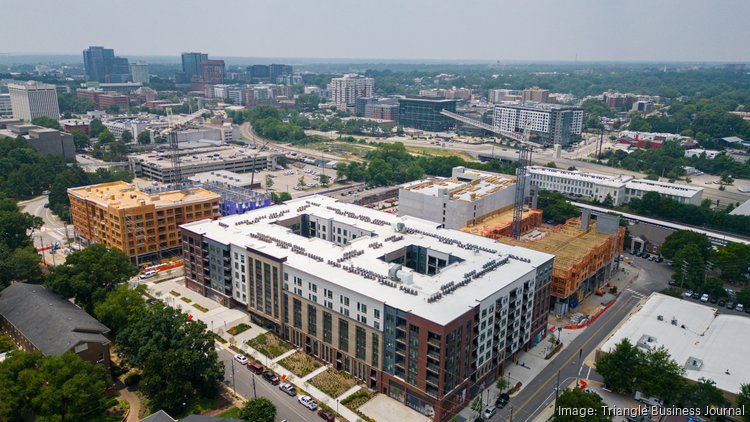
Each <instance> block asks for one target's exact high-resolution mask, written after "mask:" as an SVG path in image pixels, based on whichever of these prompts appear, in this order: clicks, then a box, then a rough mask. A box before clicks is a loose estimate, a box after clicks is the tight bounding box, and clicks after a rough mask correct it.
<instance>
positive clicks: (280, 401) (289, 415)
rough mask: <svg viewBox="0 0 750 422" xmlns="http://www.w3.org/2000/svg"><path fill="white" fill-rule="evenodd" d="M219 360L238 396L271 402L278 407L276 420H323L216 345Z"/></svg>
mask: <svg viewBox="0 0 750 422" xmlns="http://www.w3.org/2000/svg"><path fill="white" fill-rule="evenodd" d="M216 352H217V353H218V354H219V360H220V361H221V362H223V363H224V383H225V384H226V385H227V386H228V387H229V388H230V389H235V391H236V392H237V394H238V395H240V396H241V397H243V398H244V399H249V398H252V397H254V394H257V396H258V397H265V398H267V399H268V400H271V401H272V402H273V404H274V405H275V406H276V420H277V421H282V420H287V421H289V422H298V421H307V422H319V421H321V420H322V419H321V418H320V416H318V413H317V411H315V412H313V411H311V410H308V409H307V408H306V407H304V406H302V405H301V404H300V403H299V402H298V401H297V397H299V396H295V397H290V396H289V395H287V394H286V393H284V392H283V391H281V390H279V387H278V386H276V385H272V384H271V383H269V382H268V381H266V380H264V379H263V378H262V377H261V376H260V375H255V374H254V373H252V372H250V370H248V369H247V368H246V367H244V366H242V365H241V364H240V363H239V362H236V361H234V353H233V352H231V351H229V350H227V349H225V348H224V347H222V346H219V345H216ZM232 362H234V376H233V374H232V366H233V365H232ZM253 377H255V393H253Z"/></svg>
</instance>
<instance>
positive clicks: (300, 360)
mask: <svg viewBox="0 0 750 422" xmlns="http://www.w3.org/2000/svg"><path fill="white" fill-rule="evenodd" d="M279 365H281V366H283V367H284V368H286V369H288V370H290V371H291V372H292V373H293V374H294V375H297V376H298V377H304V376H305V375H307V374H309V373H310V372H313V371H314V370H316V369H318V368H320V367H321V366H322V365H321V363H320V362H318V361H317V360H315V358H313V357H312V356H310V355H308V354H307V353H305V352H297V353H295V354H293V355H291V356H287V357H286V358H284V359H283V360H281V361H280V362H279Z"/></svg>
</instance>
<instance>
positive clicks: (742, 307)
mask: <svg viewBox="0 0 750 422" xmlns="http://www.w3.org/2000/svg"><path fill="white" fill-rule="evenodd" d="M734 310H735V311H737V312H745V305H743V304H741V303H738V304H737V306H735V307H734Z"/></svg>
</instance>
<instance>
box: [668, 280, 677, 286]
mask: <svg viewBox="0 0 750 422" xmlns="http://www.w3.org/2000/svg"><path fill="white" fill-rule="evenodd" d="M669 285H670V286H676V285H677V282H676V281H674V280H669Z"/></svg>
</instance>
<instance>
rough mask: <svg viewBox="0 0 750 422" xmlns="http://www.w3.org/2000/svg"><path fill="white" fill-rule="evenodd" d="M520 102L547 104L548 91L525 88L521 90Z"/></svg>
mask: <svg viewBox="0 0 750 422" xmlns="http://www.w3.org/2000/svg"><path fill="white" fill-rule="evenodd" d="M521 101H523V102H527V101H533V102H535V103H548V102H550V101H549V90H546V89H541V88H539V87H537V86H535V87H533V88H527V89H524V90H523V94H522V95H521Z"/></svg>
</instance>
